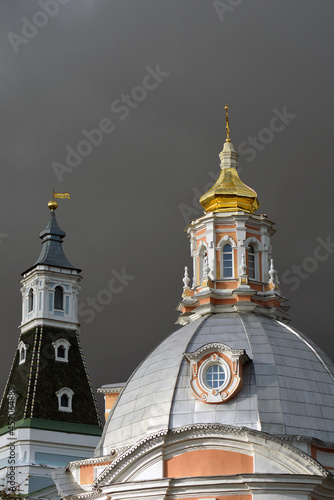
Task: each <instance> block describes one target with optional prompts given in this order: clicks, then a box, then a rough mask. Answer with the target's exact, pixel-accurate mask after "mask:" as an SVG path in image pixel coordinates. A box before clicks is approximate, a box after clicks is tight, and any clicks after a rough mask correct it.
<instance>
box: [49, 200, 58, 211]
mask: <svg viewBox="0 0 334 500" xmlns="http://www.w3.org/2000/svg"><path fill="white" fill-rule="evenodd" d="M48 207H49V209H50V210H56V208H57V207H58V203H57V202H56V201H55V200H51V201H49V203H48Z"/></svg>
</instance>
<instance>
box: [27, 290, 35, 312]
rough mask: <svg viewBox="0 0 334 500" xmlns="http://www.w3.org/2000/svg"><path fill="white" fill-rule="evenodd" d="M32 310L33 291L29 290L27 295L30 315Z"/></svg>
mask: <svg viewBox="0 0 334 500" xmlns="http://www.w3.org/2000/svg"><path fill="white" fill-rule="evenodd" d="M33 309H34V292H33V289H32V288H30V290H29V294H28V313H30V312H31V311H32V310H33Z"/></svg>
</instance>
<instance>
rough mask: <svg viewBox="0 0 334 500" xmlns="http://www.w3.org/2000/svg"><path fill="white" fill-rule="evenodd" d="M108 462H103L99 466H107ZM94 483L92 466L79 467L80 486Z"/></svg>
mask: <svg viewBox="0 0 334 500" xmlns="http://www.w3.org/2000/svg"><path fill="white" fill-rule="evenodd" d="M109 464H110V462H104V463H101V464H98V465H99V466H101V465H109ZM93 481H94V464H88V465H81V467H80V484H92V483H93Z"/></svg>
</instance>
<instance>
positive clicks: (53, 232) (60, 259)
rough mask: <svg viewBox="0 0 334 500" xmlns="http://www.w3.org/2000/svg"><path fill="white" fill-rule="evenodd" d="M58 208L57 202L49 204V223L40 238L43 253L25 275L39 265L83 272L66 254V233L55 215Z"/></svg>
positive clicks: (53, 201)
mask: <svg viewBox="0 0 334 500" xmlns="http://www.w3.org/2000/svg"><path fill="white" fill-rule="evenodd" d="M57 206H58V204H57V202H56V201H55V200H52V201H50V202H49V203H48V207H49V209H50V218H49V222H48V224H47V226H46V228H45V229H44V231H42V232H41V233H40V234H39V237H40V238H41V240H42V249H41V252H40V254H39V257H38V259H37V260H36V262H35V263H34V265H33V266H31V267H30V268H29V269H27V270H26V271H25V272H24V273H23V274H25V273H27V272H28V271H30V270H31V269H33V268H34V267H36V266H38V265H46V266H55V267H63V268H66V269H74V270H76V271H78V272H80V271H81V269H79V268H77V267H75V266H73V265H72V264H71V263H70V262H69V260H68V259H67V257H66V256H65V254H64V251H63V248H62V244H63V239H64V238H65V236H66V233H65V232H64V231H63V230H62V229H60V227H59V226H58V222H57V219H56V214H55V210H56V208H57Z"/></svg>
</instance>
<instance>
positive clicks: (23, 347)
mask: <svg viewBox="0 0 334 500" xmlns="http://www.w3.org/2000/svg"><path fill="white" fill-rule="evenodd" d="M28 347H29V345H28V344H25V343H24V342H22V340H21V341H20V343H19V345H18V346H17V350H18V351H19V365H22V364H23V363H24V362H25V360H26V357H27V349H28Z"/></svg>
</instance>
